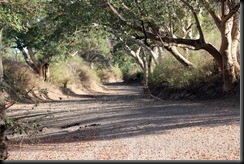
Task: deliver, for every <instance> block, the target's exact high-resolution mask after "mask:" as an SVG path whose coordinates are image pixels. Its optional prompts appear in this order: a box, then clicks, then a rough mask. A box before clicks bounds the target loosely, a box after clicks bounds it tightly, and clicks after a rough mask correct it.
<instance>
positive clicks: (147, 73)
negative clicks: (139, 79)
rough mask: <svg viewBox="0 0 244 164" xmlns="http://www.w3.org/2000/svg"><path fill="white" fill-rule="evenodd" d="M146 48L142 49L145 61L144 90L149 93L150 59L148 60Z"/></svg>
mask: <svg viewBox="0 0 244 164" xmlns="http://www.w3.org/2000/svg"><path fill="white" fill-rule="evenodd" d="M145 51H146V50H145V49H144V48H143V51H142V54H143V56H142V58H143V63H144V69H143V91H144V93H146V94H147V93H148V91H149V89H148V76H149V71H148V61H147V54H146V52H145Z"/></svg>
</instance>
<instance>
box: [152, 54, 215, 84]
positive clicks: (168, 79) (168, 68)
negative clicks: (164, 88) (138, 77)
mask: <svg viewBox="0 0 244 164" xmlns="http://www.w3.org/2000/svg"><path fill="white" fill-rule="evenodd" d="M187 58H188V60H189V61H191V62H192V63H194V64H195V65H196V66H197V67H196V68H193V69H192V70H189V69H187V68H185V67H184V66H183V65H181V64H180V63H179V62H178V61H176V60H175V59H174V58H173V57H171V56H170V57H167V58H165V59H164V61H163V62H161V64H159V65H158V66H156V68H155V70H154V72H153V73H152V74H150V75H149V85H150V86H157V85H161V84H162V83H164V84H167V85H168V86H171V87H176V88H183V87H187V86H190V85H193V84H196V83H198V82H200V81H203V80H205V79H206V78H207V77H208V76H210V75H212V74H213V73H214V63H213V59H211V58H210V57H209V56H206V55H205V54H203V53H202V52H201V54H193V53H191V54H189V55H188V56H187Z"/></svg>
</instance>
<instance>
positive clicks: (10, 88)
mask: <svg viewBox="0 0 244 164" xmlns="http://www.w3.org/2000/svg"><path fill="white" fill-rule="evenodd" d="M4 76H5V77H4V80H5V91H6V93H7V94H8V95H9V99H12V100H15V101H22V100H26V99H31V97H30V94H31V93H34V91H35V90H39V89H40V88H41V86H42V85H43V82H42V80H41V79H40V77H39V76H38V75H37V74H36V73H35V72H34V71H33V70H32V69H31V68H30V67H29V66H27V65H25V64H23V63H20V62H15V61H11V60H4Z"/></svg>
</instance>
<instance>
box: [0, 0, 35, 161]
mask: <svg viewBox="0 0 244 164" xmlns="http://www.w3.org/2000/svg"><path fill="white" fill-rule="evenodd" d="M36 4H37V3H36V1H5V0H3V1H0V159H1V160H3V159H7V157H8V150H7V144H6V141H5V130H6V125H5V117H6V114H5V109H6V104H5V97H4V73H3V65H2V48H3V45H2V40H3V34H4V30H6V29H15V30H18V31H21V30H24V29H25V28H24V26H23V22H24V19H25V18H28V17H29V16H34V13H36V11H37V8H36V6H37V5H36Z"/></svg>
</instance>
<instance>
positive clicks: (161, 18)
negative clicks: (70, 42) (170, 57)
mask: <svg viewBox="0 0 244 164" xmlns="http://www.w3.org/2000/svg"><path fill="white" fill-rule="evenodd" d="M96 6H97V8H98V9H99V8H100V9H101V8H102V9H103V11H102V10H100V15H99V16H100V18H96V19H100V20H101V19H102V20H103V21H98V22H99V23H101V22H104V23H102V24H103V25H105V26H109V27H110V28H116V29H118V30H120V31H124V33H126V34H132V35H136V36H137V39H142V40H144V42H145V44H146V42H147V43H150V42H152V43H156V44H158V45H161V46H164V47H165V46H170V47H169V48H171V50H172V46H173V48H175V47H184V48H189V49H192V50H201V49H202V50H205V51H207V52H208V53H209V54H210V55H212V57H213V58H214V59H215V61H216V63H217V65H218V67H219V69H220V71H221V74H222V77H223V78H222V79H223V82H224V86H223V90H224V91H226V92H228V91H231V90H232V89H233V88H234V86H235V85H236V83H238V79H239V72H240V71H239V64H238V62H236V61H237V57H236V56H237V55H238V51H239V50H238V49H237V47H238V44H239V41H238V40H239V31H240V28H239V25H240V20H239V14H240V13H239V12H240V2H239V1H237V0H230V1H226V0H220V1H210V0H206V1H202V0H194V1H186V0H178V1H173V0H170V1H167V2H163V3H162V1H158V0H155V1H148V0H144V1H139V0H135V1H133V2H131V1H123V2H122V1H120V0H117V1H111V2H110V1H108V0H103V1H101V2H100V4H98V3H97V4H96V5H95V7H96ZM170 6H171V7H170ZM182 9H184V10H185V11H186V13H189V12H191V15H192V18H193V20H194V28H195V29H196V30H197V32H198V36H199V37H198V38H197V39H194V38H185V37H184V36H182V37H180V36H177V35H175V34H174V33H175V32H177V25H178V24H179V23H176V21H175V20H174V19H173V18H175V17H176V18H182V17H184V16H185V15H184V12H183V13H182V12H179V11H182ZM201 11H207V12H206V15H205V16H206V17H207V16H211V17H212V19H213V20H214V22H215V24H216V26H217V28H218V29H219V31H220V33H221V40H222V43H221V47H220V49H219V50H218V49H217V48H215V47H214V46H213V45H212V44H211V43H207V42H206V41H205V35H204V32H203V29H202V25H201V22H200V20H199V18H198V15H199V14H201ZM101 15H102V16H101ZM170 22H171V25H168V23H170ZM173 23H174V26H173ZM192 28H193V27H192Z"/></svg>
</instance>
